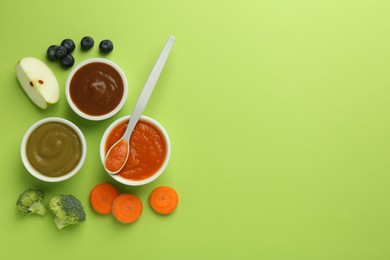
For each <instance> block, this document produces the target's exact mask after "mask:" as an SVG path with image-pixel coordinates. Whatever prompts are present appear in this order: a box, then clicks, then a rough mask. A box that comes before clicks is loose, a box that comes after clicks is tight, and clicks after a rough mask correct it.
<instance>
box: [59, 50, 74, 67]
mask: <svg viewBox="0 0 390 260" xmlns="http://www.w3.org/2000/svg"><path fill="white" fill-rule="evenodd" d="M73 64H74V58H73V56H72V55H71V54H69V53H68V54H66V55H65V57H63V58H62V59H61V65H62V66H63V67H65V68H70V67H72V66H73Z"/></svg>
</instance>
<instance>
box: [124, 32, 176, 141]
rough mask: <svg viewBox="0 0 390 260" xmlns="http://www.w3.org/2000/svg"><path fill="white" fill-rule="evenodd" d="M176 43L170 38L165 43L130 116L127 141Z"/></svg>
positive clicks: (125, 135)
mask: <svg viewBox="0 0 390 260" xmlns="http://www.w3.org/2000/svg"><path fill="white" fill-rule="evenodd" d="M174 42H175V37H174V36H170V37H169V38H168V40H167V42H166V43H165V46H164V48H163V50H162V51H161V54H160V56H159V57H158V59H157V61H156V64H155V65H154V67H153V70H152V72H151V73H150V75H149V77H148V79H147V81H146V83H145V85H144V87H143V89H142V91H141V94H140V95H139V97H138V100H137V102H136V103H135V106H134V108H133V112H132V113H131V116H130V122H129V125H128V126H127V129H126V132H125V133H124V135H123V137H124V138H125V139H127V140H129V139H130V136H131V133H132V132H133V130H134V127H135V126H136V124H137V122H138V119H139V118H140V117H141V115H142V112H143V111H144V109H145V106H146V104H147V103H148V100H149V98H150V96H151V94H152V92H153V89H154V86H155V85H156V83H157V80H158V78H159V76H160V74H161V71H162V69H163V67H164V65H165V62H166V60H167V58H168V55H169V52H170V51H171V48H172V46H173V43H174Z"/></svg>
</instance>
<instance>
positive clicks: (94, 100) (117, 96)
mask: <svg viewBox="0 0 390 260" xmlns="http://www.w3.org/2000/svg"><path fill="white" fill-rule="evenodd" d="M69 93H70V97H71V99H72V101H73V102H74V104H75V105H76V106H77V108H78V109H80V110H81V111H82V112H84V113H85V114H88V115H91V116H100V115H104V114H107V113H109V112H111V111H113V110H114V109H115V108H116V107H117V106H118V104H119V103H120V101H121V99H122V96H123V93H124V82H123V80H122V78H121V76H120V74H119V72H118V71H116V70H115V68H113V67H111V66H110V65H108V64H105V63H102V62H93V63H89V64H86V65H84V66H82V67H81V68H80V69H79V70H78V71H77V72H76V73H75V74H74V75H73V77H72V79H71V82H70V86H69Z"/></svg>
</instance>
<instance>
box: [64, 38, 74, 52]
mask: <svg viewBox="0 0 390 260" xmlns="http://www.w3.org/2000/svg"><path fill="white" fill-rule="evenodd" d="M61 46H64V47H65V48H66V50H67V51H68V53H71V52H72V51H74V49H75V48H76V45H75V44H74V41H73V40H71V39H65V40H63V41H62V42H61Z"/></svg>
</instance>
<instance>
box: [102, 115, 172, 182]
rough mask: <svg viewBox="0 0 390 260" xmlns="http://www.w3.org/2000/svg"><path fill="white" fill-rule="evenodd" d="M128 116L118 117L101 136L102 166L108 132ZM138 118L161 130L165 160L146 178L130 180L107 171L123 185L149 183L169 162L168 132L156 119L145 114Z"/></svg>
mask: <svg viewBox="0 0 390 260" xmlns="http://www.w3.org/2000/svg"><path fill="white" fill-rule="evenodd" d="M129 118H130V116H124V117H121V118H118V119H117V120H115V121H114V122H113V123H112V124H111V125H110V126H109V127H108V128H107V129H106V131H105V132H104V134H103V137H102V139H101V142H100V159H101V161H102V164H103V166H104V161H105V144H106V141H107V138H108V136H109V134H110V133H111V132H112V130H113V129H114V128H115V127H116V126H118V125H119V124H121V123H123V122H126V121H128V120H129ZM140 120H143V121H146V122H148V123H150V124H152V125H153V126H154V127H156V128H157V129H158V130H159V131H160V132H161V134H162V136H163V137H164V139H165V144H166V149H167V152H166V156H165V160H164V162H163V164H162V165H161V167H160V169H159V170H158V171H157V172H156V173H154V174H153V175H152V176H150V177H149V178H147V179H143V180H130V179H126V178H124V177H122V176H120V175H118V174H116V175H114V174H110V173H107V174H109V175H110V176H111V177H112V178H114V179H115V180H116V181H118V182H120V183H122V184H125V185H129V186H140V185H144V184H147V183H150V182H152V181H154V180H155V179H157V178H158V177H159V176H160V175H161V174H162V173H163V172H164V170H165V168H166V167H167V165H168V162H169V158H170V155H171V143H170V140H169V137H168V134H167V132H166V131H165V129H164V128H163V127H162V125H161V124H159V123H158V122H157V121H156V120H154V119H152V118H150V117H147V116H141V118H140Z"/></svg>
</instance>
